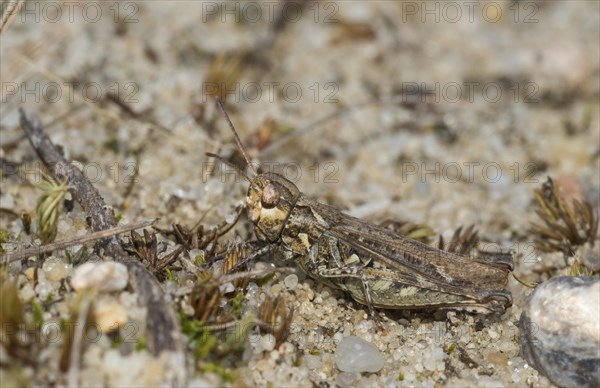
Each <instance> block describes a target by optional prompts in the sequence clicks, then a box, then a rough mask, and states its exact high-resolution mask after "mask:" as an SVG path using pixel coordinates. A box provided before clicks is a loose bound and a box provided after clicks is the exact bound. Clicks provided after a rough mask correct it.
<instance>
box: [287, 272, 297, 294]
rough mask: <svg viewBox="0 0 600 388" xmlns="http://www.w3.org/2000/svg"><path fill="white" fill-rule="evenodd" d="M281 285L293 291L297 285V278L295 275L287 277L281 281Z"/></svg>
mask: <svg viewBox="0 0 600 388" xmlns="http://www.w3.org/2000/svg"><path fill="white" fill-rule="evenodd" d="M283 283H284V284H285V286H286V287H287V288H288V289H290V290H293V289H294V288H296V286H297V285H298V276H297V275H296V274H291V275H288V276H286V277H285V279H284V280H283Z"/></svg>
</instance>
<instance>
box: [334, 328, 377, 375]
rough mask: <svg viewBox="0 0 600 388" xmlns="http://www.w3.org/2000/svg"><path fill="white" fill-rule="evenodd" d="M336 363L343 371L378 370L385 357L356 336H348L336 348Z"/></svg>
mask: <svg viewBox="0 0 600 388" xmlns="http://www.w3.org/2000/svg"><path fill="white" fill-rule="evenodd" d="M335 364H336V365H337V367H338V369H339V370H341V371H342V372H372V373H374V372H377V371H379V370H381V368H383V364H384V359H383V357H382V356H381V353H379V350H378V349H377V348H376V347H375V346H373V345H371V344H370V343H368V342H367V341H365V340H363V339H362V338H359V337H356V336H353V335H351V336H348V337H346V338H344V339H343V340H342V342H340V344H339V345H338V346H337V349H336V350H335Z"/></svg>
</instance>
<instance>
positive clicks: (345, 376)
mask: <svg viewBox="0 0 600 388" xmlns="http://www.w3.org/2000/svg"><path fill="white" fill-rule="evenodd" d="M358 377H359V374H358V373H348V372H342V373H338V375H337V376H336V377H335V384H336V385H339V386H340V387H342V388H343V387H353V386H354V383H355V382H356V380H358Z"/></svg>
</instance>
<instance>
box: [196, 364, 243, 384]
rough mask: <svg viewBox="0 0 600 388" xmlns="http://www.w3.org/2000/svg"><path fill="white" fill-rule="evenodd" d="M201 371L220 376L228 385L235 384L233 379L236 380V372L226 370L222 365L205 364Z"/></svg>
mask: <svg viewBox="0 0 600 388" xmlns="http://www.w3.org/2000/svg"><path fill="white" fill-rule="evenodd" d="M200 369H202V371H203V372H208V373H215V374H217V375H219V376H220V377H221V378H222V379H223V381H225V382H228V383H231V382H233V379H235V371H233V370H231V369H227V368H224V367H223V365H221V364H216V363H213V362H210V363H206V364H203V365H202V366H201V367H200Z"/></svg>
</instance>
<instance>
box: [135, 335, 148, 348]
mask: <svg viewBox="0 0 600 388" xmlns="http://www.w3.org/2000/svg"><path fill="white" fill-rule="evenodd" d="M146 349H148V345H147V344H146V338H145V337H140V338H138V341H137V344H136V345H135V350H136V351H142V350H146Z"/></svg>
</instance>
